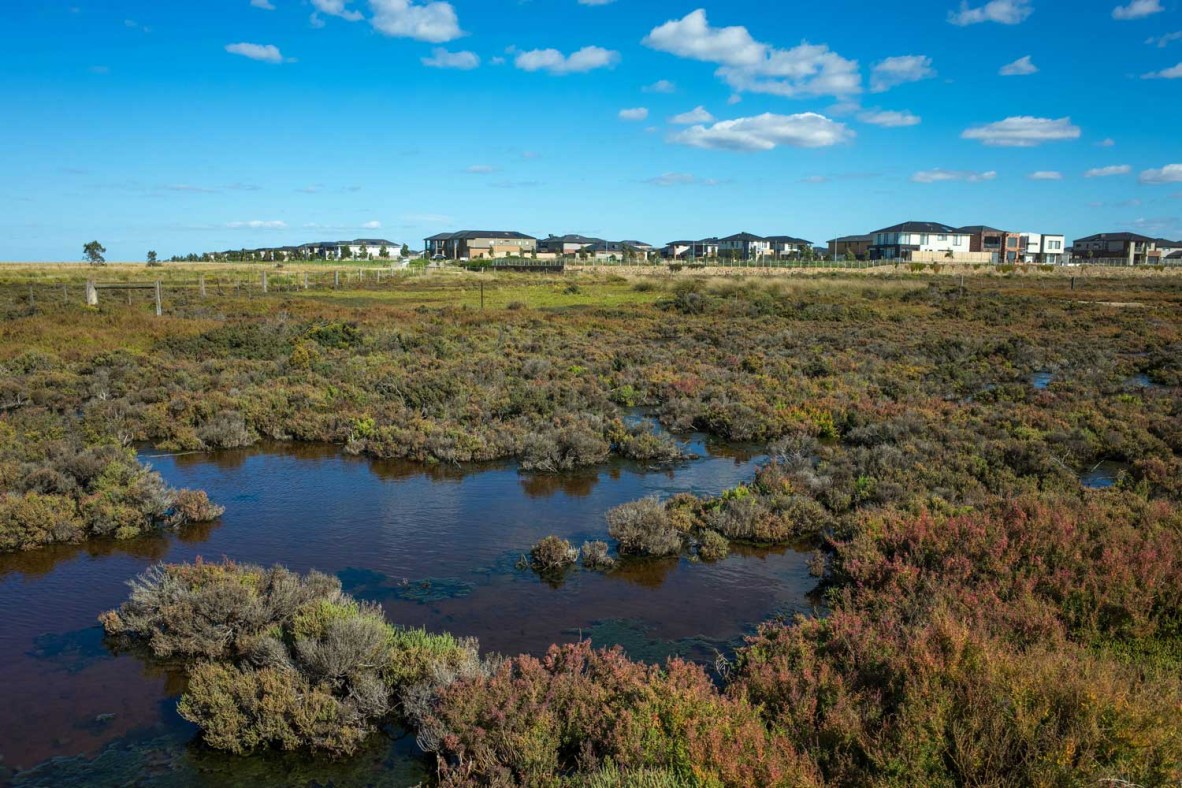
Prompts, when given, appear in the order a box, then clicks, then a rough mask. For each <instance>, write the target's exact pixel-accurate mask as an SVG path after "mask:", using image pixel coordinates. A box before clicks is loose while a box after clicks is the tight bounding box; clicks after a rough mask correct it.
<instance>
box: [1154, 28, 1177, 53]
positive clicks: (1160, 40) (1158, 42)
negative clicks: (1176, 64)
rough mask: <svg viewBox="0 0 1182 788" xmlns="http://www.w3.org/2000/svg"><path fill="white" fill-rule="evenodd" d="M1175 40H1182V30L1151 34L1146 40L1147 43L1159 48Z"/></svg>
mask: <svg viewBox="0 0 1182 788" xmlns="http://www.w3.org/2000/svg"><path fill="white" fill-rule="evenodd" d="M1175 41H1182V30H1180V31H1178V32H1177V33H1166V34H1165V35H1161V36H1150V37H1149V38H1147V39H1146V40H1145V43H1146V44H1149V45H1150V46H1156V47H1157V48H1158V49H1164V48H1165V47H1166V46H1168V45H1169V44H1171V43H1173V42H1175Z"/></svg>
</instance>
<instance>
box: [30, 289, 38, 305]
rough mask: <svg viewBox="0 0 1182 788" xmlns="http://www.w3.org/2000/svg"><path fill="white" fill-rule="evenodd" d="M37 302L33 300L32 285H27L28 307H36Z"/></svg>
mask: <svg viewBox="0 0 1182 788" xmlns="http://www.w3.org/2000/svg"><path fill="white" fill-rule="evenodd" d="M36 308H37V302H36V301H35V300H33V286H32V285H29V309H36Z"/></svg>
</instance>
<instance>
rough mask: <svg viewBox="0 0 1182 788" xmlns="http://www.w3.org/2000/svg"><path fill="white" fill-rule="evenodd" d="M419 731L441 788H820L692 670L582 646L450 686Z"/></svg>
mask: <svg viewBox="0 0 1182 788" xmlns="http://www.w3.org/2000/svg"><path fill="white" fill-rule="evenodd" d="M424 727H425V728H426V729H427V730H428V731H430V738H431V741H432V742H436V743H437V746H436V747H435V749H436V752H438V754H439V756H440V758H441V768H442V774H443V777H444V780H445V782H446V783H448V784H460V783H465V784H467V783H480V784H528V785H551V784H557V782H556V777H557V775H560V774H562V775H570V776H571V777H573V778H576V779H580V778H584V777H592V776H595V775H598V774H599V773H600V772H602V771H603V770H605V769H618V770H620V771H622V772H624V773H630V772H633V771H644V770H654V769H655V770H661V771H665V772H668V773H671V774H674V775H677V776H678V778H680V779H682V780H690V781H692V782H693V783H694V784H706V785H723V786H740V785H752V784H755V785H788V784H791V785H808V784H813V783H815V782H816V773H815V772H814V770H813V768H812V767H811V765H810V764H808V762H807V761H806V760H805V759H802V758H801V757H800V756H799V755H797V753H796V752H795V750H794V749H793V748H792V746H791V745H790V744H789V743H788V742H787V740H786V739H784V738H783V737H782V736H780V735H778V734H772V733H769V732H768V730H767V729H766V728H765V727H764V726H763V725H762V724H761V723H760V721H759V716H758V713H757V712H756V710H755V709H754V708H753V707H751V706H749V705H748V704H747V703H746V702H745V701H743V700H741V699H735V698H728V697H725V696H723V695H721V694H719V693H718V691H717V690H716V689H715V688H714V685H713V684H712V683H711V681H710V679H709V678H708V677H707V676H706V674H705V672H704V671H703V670H702V669H701V668H700V667H698V666H696V665H691V664H688V663H685V662H682V661H680V660H672V661H670V662H669V663H668V664H667V665H666V666H665V667H664V668H663V669H662V668H657V667H648V666H644V665H641V664H639V663H636V662H631V661H629V660H628V659H627V658H626V657H625V656H624V654H623V651H622V650H620V649H618V648H616V649H609V650H604V651H596V650H594V649H592V648H591V645H590V644H589V643H585V642H584V643H579V644H575V645H567V646H554V647H552V648H551V649H550V651H549V652H548V653H547V655H546V656H545V658H544V659H541V660H538V659H535V658H534V657H529V656H523V657H518V658H516V659H513V660H510V661H509V662H507V663H505V664H504V665H503V666H501V667H500V669H498V670H497V671H495V672H494V673H492V674H491V675H489V676H487V677H483V678H480V679H477V680H469V681H460V682H457V683H455V684H454V685H452V686H451V687H450V688H448V689H446V690H444V691H443V693H442V694H441V696H440V698H439V702H438V704H437V706H436V709H435V711H434V713H433V714H432V715H431V716H430V717H429V718H428V719H427V720H426V721H425V725H424ZM609 764H610V766H609Z"/></svg>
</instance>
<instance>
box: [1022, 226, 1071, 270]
mask: <svg viewBox="0 0 1182 788" xmlns="http://www.w3.org/2000/svg"><path fill="white" fill-rule="evenodd" d="M1022 237H1023V238H1025V239H1026V251H1025V253H1024V254H1023V255H1022V262H1024V263H1045V264H1047V265H1058V264H1059V263H1062V262H1063V253H1064V250H1066V248H1067V236H1065V235H1060V234H1058V233H1022Z"/></svg>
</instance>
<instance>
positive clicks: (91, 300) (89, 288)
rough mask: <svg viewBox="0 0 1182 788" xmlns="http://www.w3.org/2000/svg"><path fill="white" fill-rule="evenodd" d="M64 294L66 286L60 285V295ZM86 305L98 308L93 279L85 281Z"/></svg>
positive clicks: (96, 292)
mask: <svg viewBox="0 0 1182 788" xmlns="http://www.w3.org/2000/svg"><path fill="white" fill-rule="evenodd" d="M65 292H66V286H65V285H62V293H63V294H64V293H65ZM86 305H87V306H98V288H96V287H95V286H94V280H93V279H87V280H86Z"/></svg>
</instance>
